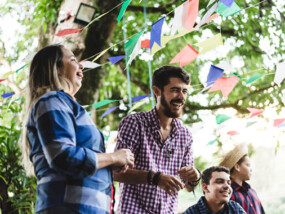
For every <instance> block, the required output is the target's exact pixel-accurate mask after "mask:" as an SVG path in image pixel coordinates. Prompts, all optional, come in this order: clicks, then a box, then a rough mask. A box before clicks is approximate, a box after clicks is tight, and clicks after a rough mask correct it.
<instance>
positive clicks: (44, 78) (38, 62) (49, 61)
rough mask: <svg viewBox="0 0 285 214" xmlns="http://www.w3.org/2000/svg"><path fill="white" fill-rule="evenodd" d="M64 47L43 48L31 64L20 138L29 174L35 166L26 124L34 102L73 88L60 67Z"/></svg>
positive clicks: (32, 173)
mask: <svg viewBox="0 0 285 214" xmlns="http://www.w3.org/2000/svg"><path fill="white" fill-rule="evenodd" d="M63 48H64V47H63V46H61V45H51V46H47V47H45V48H43V49H41V50H40V51H39V52H38V53H37V54H36V55H35V56H34V58H33V60H32V63H31V66H30V74H29V82H28V90H27V96H26V105H25V111H24V112H25V114H24V120H23V132H22V136H21V140H20V148H21V151H22V165H23V166H24V168H25V170H26V173H27V175H28V176H31V175H34V167H33V163H32V162H31V160H30V158H29V155H30V152H31V145H30V142H29V140H28V136H27V127H26V124H27V122H28V118H29V115H30V111H31V109H32V107H33V105H34V103H35V102H36V100H37V99H38V98H39V97H41V96H42V95H44V94H45V93H47V92H48V91H58V90H68V91H70V90H71V89H72V85H71V83H70V81H69V80H68V79H66V78H65V77H64V76H62V75H60V69H61V68H63V61H62V59H63V51H62V49H63Z"/></svg>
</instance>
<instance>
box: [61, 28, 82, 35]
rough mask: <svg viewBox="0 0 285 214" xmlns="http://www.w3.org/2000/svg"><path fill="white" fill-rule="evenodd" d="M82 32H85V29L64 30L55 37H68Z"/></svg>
mask: <svg viewBox="0 0 285 214" xmlns="http://www.w3.org/2000/svg"><path fill="white" fill-rule="evenodd" d="M81 30H83V28H79V29H63V30H61V31H59V32H58V33H57V34H55V35H56V36H66V35H69V34H73V33H78V32H79V31H81Z"/></svg>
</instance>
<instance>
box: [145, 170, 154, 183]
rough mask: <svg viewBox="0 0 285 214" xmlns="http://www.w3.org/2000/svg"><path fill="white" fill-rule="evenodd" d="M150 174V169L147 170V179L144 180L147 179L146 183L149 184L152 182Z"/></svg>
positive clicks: (151, 172)
mask: <svg viewBox="0 0 285 214" xmlns="http://www.w3.org/2000/svg"><path fill="white" fill-rule="evenodd" d="M152 174H153V171H151V170H149V171H148V173H147V179H146V180H147V183H148V184H150V185H151V184H152V180H153V179H151V178H152Z"/></svg>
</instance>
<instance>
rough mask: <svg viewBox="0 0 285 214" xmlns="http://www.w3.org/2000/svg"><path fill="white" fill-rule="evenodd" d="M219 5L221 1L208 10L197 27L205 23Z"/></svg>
mask: <svg viewBox="0 0 285 214" xmlns="http://www.w3.org/2000/svg"><path fill="white" fill-rule="evenodd" d="M218 6H219V2H216V3H215V4H214V5H213V6H212V7H211V8H210V9H209V10H208V11H207V13H206V14H205V15H204V16H203V18H202V20H201V22H200V23H199V24H198V26H197V27H195V28H199V27H200V26H201V25H203V24H204V23H205V22H206V20H207V19H208V18H209V17H210V16H211V15H212V13H213V12H214V11H215V10H216V9H217V8H218Z"/></svg>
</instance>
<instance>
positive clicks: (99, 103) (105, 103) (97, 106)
mask: <svg viewBox="0 0 285 214" xmlns="http://www.w3.org/2000/svg"><path fill="white" fill-rule="evenodd" d="M116 101H118V100H101V101H100V102H98V103H95V104H92V105H93V106H94V108H96V109H97V108H100V107H102V106H104V105H107V104H109V103H113V102H116Z"/></svg>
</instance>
